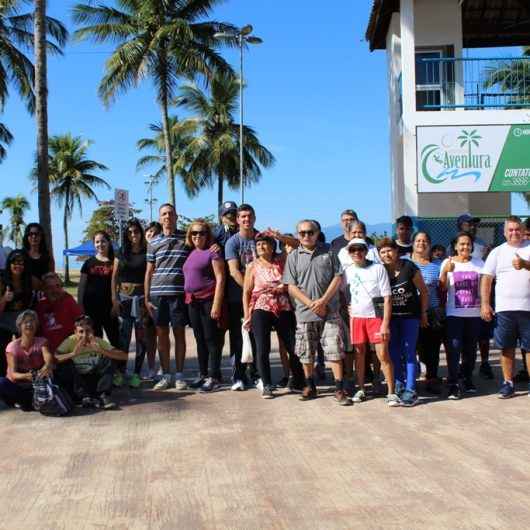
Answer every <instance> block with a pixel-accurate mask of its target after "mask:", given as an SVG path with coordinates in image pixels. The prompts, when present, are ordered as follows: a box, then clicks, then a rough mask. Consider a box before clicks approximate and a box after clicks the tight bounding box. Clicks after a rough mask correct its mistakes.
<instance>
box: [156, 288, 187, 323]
mask: <svg viewBox="0 0 530 530" xmlns="http://www.w3.org/2000/svg"><path fill="white" fill-rule="evenodd" d="M150 302H151V303H152V304H153V305H154V306H155V310H154V322H155V326H160V327H166V326H169V325H170V324H171V327H173V328H178V327H184V326H187V325H188V324H189V319H188V307H187V306H186V304H185V302H184V295H181V296H151V298H150Z"/></svg>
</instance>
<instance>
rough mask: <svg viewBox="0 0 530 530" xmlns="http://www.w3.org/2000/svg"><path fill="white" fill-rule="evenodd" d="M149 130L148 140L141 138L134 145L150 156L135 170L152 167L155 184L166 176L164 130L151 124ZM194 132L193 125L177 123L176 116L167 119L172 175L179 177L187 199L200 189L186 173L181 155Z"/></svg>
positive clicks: (144, 158)
mask: <svg viewBox="0 0 530 530" xmlns="http://www.w3.org/2000/svg"><path fill="white" fill-rule="evenodd" d="M149 129H150V130H151V131H152V132H153V133H154V135H153V136H152V137H150V138H141V139H140V140H138V142H137V143H136V146H137V147H138V150H139V151H148V152H149V153H150V154H148V155H144V156H142V157H141V158H140V159H139V160H138V162H137V164H136V169H137V170H138V171H139V170H142V169H145V168H147V167H149V166H154V168H155V169H154V173H153V176H154V178H155V181H156V182H159V181H160V179H161V178H162V177H163V176H164V175H165V174H166V154H165V153H166V149H165V140H164V130H163V127H162V124H160V123H151V124H150V125H149ZM195 131H196V125H195V124H194V123H187V124H186V126H183V125H182V122H179V120H178V118H177V117H176V116H170V118H169V134H170V137H171V147H172V152H173V155H172V159H173V174H174V175H178V176H180V178H181V180H182V184H183V185H184V190H185V191H186V194H187V195H188V197H195V196H196V195H197V194H198V193H199V191H200V188H199V187H198V186H197V183H196V181H195V180H194V179H193V178H191V176H190V175H189V173H188V172H187V171H186V167H185V163H184V160H183V158H182V154H183V153H184V151H185V149H187V147H188V145H189V144H190V142H191V141H192V140H193V133H195Z"/></svg>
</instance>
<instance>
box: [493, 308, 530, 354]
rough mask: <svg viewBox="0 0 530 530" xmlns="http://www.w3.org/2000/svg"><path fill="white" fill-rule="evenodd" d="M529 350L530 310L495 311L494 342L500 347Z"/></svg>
mask: <svg viewBox="0 0 530 530" xmlns="http://www.w3.org/2000/svg"><path fill="white" fill-rule="evenodd" d="M518 341H520V345H521V348H523V349H524V350H530V311H501V312H500V313H497V322H496V324H495V342H496V343H497V346H498V347H499V348H501V349H509V348H516V347H517V345H518Z"/></svg>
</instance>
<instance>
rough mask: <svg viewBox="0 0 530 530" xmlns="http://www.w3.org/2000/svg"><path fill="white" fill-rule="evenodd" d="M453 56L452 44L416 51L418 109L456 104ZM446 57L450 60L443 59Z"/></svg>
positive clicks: (430, 108) (438, 108)
mask: <svg viewBox="0 0 530 530" xmlns="http://www.w3.org/2000/svg"><path fill="white" fill-rule="evenodd" d="M452 57H454V51H453V47H452V46H444V47H443V48H440V49H437V50H436V49H428V50H425V49H424V50H418V51H416V109H417V110H440V109H442V108H447V107H448V106H451V105H453V104H454V102H455V98H454V93H455V72H454V60H451V58H452ZM444 58H445V59H449V60H441V59H444ZM424 59H428V60H424Z"/></svg>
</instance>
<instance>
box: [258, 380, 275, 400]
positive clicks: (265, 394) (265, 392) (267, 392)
mask: <svg viewBox="0 0 530 530" xmlns="http://www.w3.org/2000/svg"><path fill="white" fill-rule="evenodd" d="M260 381H261V380H260ZM262 386H263V384H262ZM261 397H262V398H263V399H272V398H273V397H274V394H273V393H272V387H270V386H269V385H267V386H264V387H263V389H262V391H261Z"/></svg>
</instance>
